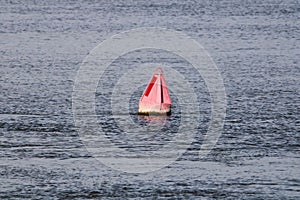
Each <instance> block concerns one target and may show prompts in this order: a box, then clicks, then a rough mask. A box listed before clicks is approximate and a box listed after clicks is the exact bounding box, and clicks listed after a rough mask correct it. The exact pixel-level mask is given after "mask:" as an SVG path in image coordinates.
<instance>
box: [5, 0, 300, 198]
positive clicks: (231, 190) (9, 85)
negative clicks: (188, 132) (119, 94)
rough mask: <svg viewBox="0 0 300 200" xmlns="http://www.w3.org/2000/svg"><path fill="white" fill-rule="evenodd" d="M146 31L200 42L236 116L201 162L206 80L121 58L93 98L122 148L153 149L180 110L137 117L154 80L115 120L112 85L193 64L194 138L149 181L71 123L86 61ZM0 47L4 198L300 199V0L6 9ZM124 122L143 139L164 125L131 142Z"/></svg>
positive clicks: (155, 54) (143, 57)
mask: <svg viewBox="0 0 300 200" xmlns="http://www.w3.org/2000/svg"><path fill="white" fill-rule="evenodd" d="M141 27H161V28H167V29H170V30H176V31H182V32H184V33H185V34H187V35H188V36H190V37H191V38H193V39H194V40H196V41H197V42H198V43H200V44H201V45H202V46H203V47H204V48H205V49H206V51H207V52H208V53H209V55H210V56H211V58H212V59H213V60H214V62H215V64H216V66H217V67H218V69H219V71H220V73H221V75H222V77H223V82H224V86H225V90H226V100H227V106H226V108H227V110H226V118H225V121H224V127H223V129H222V134H221V136H220V138H219V139H218V141H217V143H216V145H215V146H214V148H213V149H212V151H211V152H210V153H209V154H208V155H207V156H206V157H205V158H201V159H200V158H199V156H198V151H199V149H200V148H201V144H202V142H203V137H204V135H205V133H206V131H207V129H208V126H209V121H210V119H211V98H210V95H209V92H208V90H207V87H206V85H205V82H204V81H203V79H202V78H201V76H199V74H197V73H195V71H194V70H193V69H192V67H190V65H189V63H187V62H186V61H185V60H183V59H181V58H179V57H178V56H175V55H173V54H171V53H168V52H162V51H157V50H141V51H135V52H131V53H128V54H126V55H122V56H121V57H120V58H118V59H117V60H115V62H114V63H112V65H111V67H110V71H109V70H108V71H106V74H107V76H106V79H103V80H102V82H101V81H100V82H99V85H98V86H97V91H96V95H95V100H96V114H97V115H98V121H99V124H101V125H102V126H103V127H105V130H106V131H107V135H106V136H107V137H108V138H109V139H110V141H112V142H114V143H115V145H116V146H118V147H120V148H122V149H124V150H126V151H128V152H138V153H139V154H143V153H147V152H149V151H152V152H155V151H156V150H158V149H160V148H161V147H162V146H163V145H164V144H166V143H168V141H169V140H172V138H173V137H174V135H175V134H176V132H177V131H178V124H180V122H181V120H183V119H184V118H182V117H184V116H181V107H180V103H179V101H178V99H177V96H176V93H173V92H172V91H171V95H172V100H173V103H174V107H173V113H172V115H171V117H170V118H167V119H165V120H164V123H163V124H161V123H160V122H159V123H158V125H157V124H155V123H154V125H153V124H151V123H150V122H149V121H148V120H147V119H145V118H142V119H141V118H139V117H138V116H137V115H136V114H135V110H136V109H137V101H138V99H139V96H140V95H141V93H142V91H143V89H144V87H145V86H146V84H147V82H145V83H143V84H140V85H139V86H138V87H137V89H136V90H135V91H134V92H133V93H132V94H131V98H130V101H129V102H128V107H129V113H119V115H118V117H119V118H118V117H117V118H115V119H114V118H112V117H111V116H112V113H111V107H110V104H109V102H110V101H109V100H110V97H111V96H110V95H103V87H105V88H106V89H107V90H109V88H113V87H114V86H115V84H116V81H117V80H118V79H119V78H120V77H121V76H122V74H123V73H126V71H127V70H130V69H132V68H134V67H138V66H139V65H142V64H144V63H147V62H154V63H164V64H166V65H167V66H171V67H173V68H174V69H176V70H178V71H180V69H181V68H180V67H182V66H185V69H186V70H181V71H180V72H181V74H183V75H184V76H185V77H188V80H189V81H190V83H191V85H192V87H193V89H194V91H195V93H196V95H197V100H198V102H199V108H200V110H201V116H197V117H199V126H198V128H197V130H196V131H194V132H195V135H194V136H193V139H194V140H193V142H192V143H191V144H190V146H189V147H188V148H186V149H185V151H184V153H183V154H182V155H181V156H179V157H178V158H177V159H176V161H174V162H172V163H170V164H169V165H167V166H166V167H163V168H161V169H158V170H156V171H152V172H148V173H126V172H124V171H118V170H115V169H113V168H111V167H108V166H106V165H104V164H103V163H102V162H100V161H99V160H97V159H96V158H95V157H94V155H93V152H91V151H89V150H88V149H87V148H86V145H85V143H84V141H83V140H82V138H81V137H80V134H79V133H78V128H77V127H76V125H75V122H74V118H73V116H74V113H73V110H72V93H73V86H74V83H75V78H76V75H77V72H78V70H79V68H80V66H81V63H82V61H83V60H84V59H85V57H86V56H87V55H88V54H89V52H90V51H91V50H92V49H93V48H94V47H95V46H97V45H98V44H99V43H101V42H102V41H104V40H105V39H107V38H109V37H111V36H113V35H114V34H117V33H120V32H122V31H126V30H131V29H133V28H141ZM0 38H1V40H0V44H1V49H0V58H1V59H0V63H1V66H0V74H1V75H0V94H1V95H0V198H2V199H26V198H29V199H93V198H95V199H97V198H98V199H99V198H103V199H127V198H132V199H141V198H146V199H155V198H158V199H224V198H228V199H238V198H240V199H299V198H300V179H299V177H300V170H299V168H300V154H299V153H300V120H299V116H300V111H299V110H300V109H299V108H300V84H299V80H300V53H299V52H300V2H299V1H294V0H288V1H233V0H226V1H178V0H177V1H167V2H161V1H151V0H150V1H112V2H110V1H76V2H73V1H50V2H48V1H26V2H23V1H4V0H3V1H0ZM110 72H113V73H110ZM150 76H151V74H149V78H150ZM166 77H167V74H166ZM187 98H189V97H187ZM124 115H126V117H128V116H129V117H130V119H131V120H132V121H133V122H134V123H136V124H139V125H140V126H144V128H145V130H147V128H149V126H151V125H153V126H163V127H164V128H163V129H159V131H158V132H157V133H150V135H147V131H145V132H146V133H145V134H140V133H139V134H136V135H134V134H130V132H131V130H132V131H133V132H134V129H133V128H131V127H127V129H126V130H130V131H128V132H124V131H123V132H122V130H121V131H120V128H119V127H118V126H117V124H116V121H117V120H120V119H122V117H124ZM154 122H155V120H154ZM165 122H166V123H165ZM187 127H188V124H187ZM150 128H151V127H150ZM159 128H160V127H159ZM133 164H134V163H133ZM145 167H146V166H145Z"/></svg>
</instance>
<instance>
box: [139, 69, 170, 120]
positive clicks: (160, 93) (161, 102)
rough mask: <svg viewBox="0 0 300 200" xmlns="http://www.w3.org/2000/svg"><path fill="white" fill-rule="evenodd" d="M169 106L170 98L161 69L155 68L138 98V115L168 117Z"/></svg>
mask: <svg viewBox="0 0 300 200" xmlns="http://www.w3.org/2000/svg"><path fill="white" fill-rule="evenodd" d="M171 105H172V102H171V97H170V94H169V90H168V87H167V83H166V79H165V77H164V73H163V69H162V67H157V68H156V69H155V70H154V73H153V76H152V78H151V79H150V82H149V83H148V85H147V87H146V89H145V91H144V92H143V94H142V96H141V98H140V101H139V111H138V114H142V115H150V114H154V115H155V114H156V115H170V114H171Z"/></svg>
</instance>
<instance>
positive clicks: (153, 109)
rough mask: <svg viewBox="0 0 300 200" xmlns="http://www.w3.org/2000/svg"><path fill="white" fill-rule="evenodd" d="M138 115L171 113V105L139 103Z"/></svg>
mask: <svg viewBox="0 0 300 200" xmlns="http://www.w3.org/2000/svg"><path fill="white" fill-rule="evenodd" d="M138 114H139V115H168V116H169V115H171V105H169V104H162V105H149V106H147V105H146V106H145V105H140V106H139V110H138Z"/></svg>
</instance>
